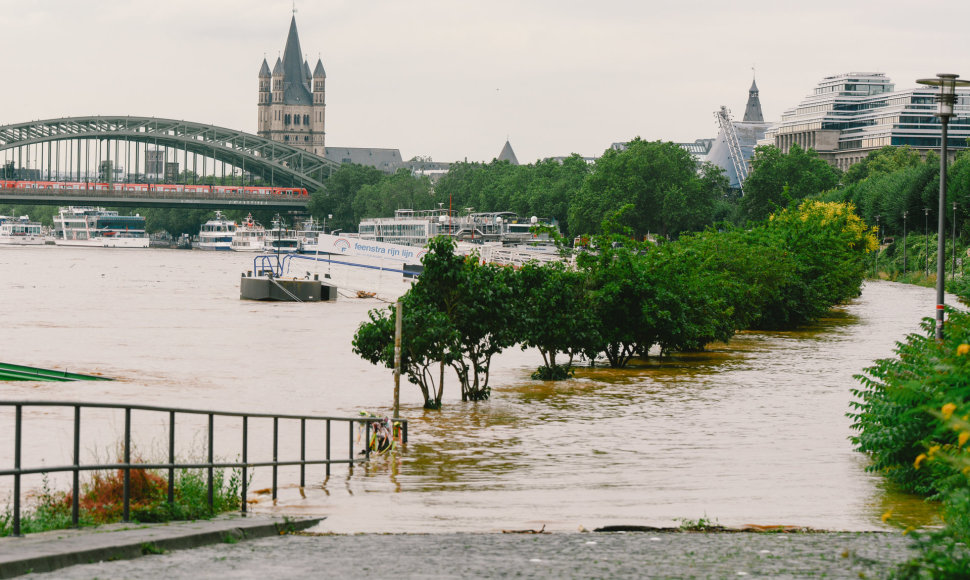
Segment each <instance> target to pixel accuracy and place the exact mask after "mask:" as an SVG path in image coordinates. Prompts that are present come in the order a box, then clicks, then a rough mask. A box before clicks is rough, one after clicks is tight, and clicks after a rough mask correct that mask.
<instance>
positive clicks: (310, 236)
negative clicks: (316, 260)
mask: <svg viewBox="0 0 970 580" xmlns="http://www.w3.org/2000/svg"><path fill="white" fill-rule="evenodd" d="M322 233H323V229H322V228H321V227H320V224H318V223H317V221H316V220H314V219H313V218H310V219H308V220H306V221H305V222H303V225H302V226H301V228H300V229H299V230H297V232H296V237H297V238H298V239H299V240H300V253H301V254H313V253H316V252H318V251H320V243H319V242H320V234H322Z"/></svg>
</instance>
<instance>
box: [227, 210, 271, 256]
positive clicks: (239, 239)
mask: <svg viewBox="0 0 970 580" xmlns="http://www.w3.org/2000/svg"><path fill="white" fill-rule="evenodd" d="M265 240H266V228H264V227H263V226H261V225H260V224H259V222H256V221H254V220H253V214H249V215H248V216H246V220H245V221H244V222H243V223H241V224H239V226H238V227H236V231H235V232H233V234H232V245H231V248H232V250H233V251H234V252H262V251H263V243H264V242H265Z"/></svg>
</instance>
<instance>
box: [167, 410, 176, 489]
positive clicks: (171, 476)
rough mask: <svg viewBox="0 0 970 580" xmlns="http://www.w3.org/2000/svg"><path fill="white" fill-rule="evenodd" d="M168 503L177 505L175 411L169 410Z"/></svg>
mask: <svg viewBox="0 0 970 580" xmlns="http://www.w3.org/2000/svg"><path fill="white" fill-rule="evenodd" d="M168 503H169V505H171V506H174V505H175V411H169V412H168Z"/></svg>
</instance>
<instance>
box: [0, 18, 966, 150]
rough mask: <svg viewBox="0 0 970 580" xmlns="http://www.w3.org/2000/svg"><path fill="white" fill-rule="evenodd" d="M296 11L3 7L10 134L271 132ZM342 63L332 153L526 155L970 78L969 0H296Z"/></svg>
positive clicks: (331, 109)
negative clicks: (263, 80) (855, 82)
mask: <svg viewBox="0 0 970 580" xmlns="http://www.w3.org/2000/svg"><path fill="white" fill-rule="evenodd" d="M292 8H293V3H292V1H291V0H150V1H149V0H99V1H97V2H93V1H79V0H0V30H2V36H0V47H2V49H3V50H2V54H3V59H2V62H3V66H2V69H0V70H4V71H5V72H6V75H5V77H6V79H5V80H6V82H5V83H4V84H5V87H4V88H5V90H4V92H3V93H4V97H3V98H2V100H0V103H2V107H0V124H11V123H19V122H25V121H30V120H36V119H48V118H54V117H64V116H80V115H96V114H101V115H151V116H157V117H168V118H175V119H185V120H191V121H196V122H201V123H209V124H213V125H219V126H224V127H230V128H233V129H239V130H243V131H250V132H253V133H255V132H256V99H257V76H256V75H257V72H258V71H259V66H260V64H261V62H262V60H263V57H264V55H265V57H266V58H267V60H268V61H269V64H270V68H272V66H273V63H274V62H275V60H276V58H277V56H279V55H281V54H282V51H283V46H284V43H285V40H286V33H287V30H288V27H289V23H290V18H291V16H292V14H293V12H292ZM296 9H297V13H296V19H297V26H298V29H299V33H300V41H301V44H302V48H303V51H304V53H305V54H306V56H307V59H308V60H309V61H310V66H311V68H312V67H313V66H314V65H315V63H316V60H317V58H318V57H320V58H322V59H323V64H324V67H325V68H326V70H327V145H329V146H347V147H390V148H397V149H400V150H401V154H402V155H403V156H404V158H405V159H408V158H411V157H413V156H415V155H430V156H431V157H432V158H433V159H435V160H437V161H455V160H461V159H465V158H467V159H468V160H470V161H488V160H491V159H492V158H493V157H496V156H497V155H498V154H499V152H500V151H501V149H502V145H503V144H504V142H505V139H506V138H509V139H510V140H511V143H512V146H513V148H514V150H515V152H516V155H517V156H518V158H519V161H520V162H523V163H526V162H532V161H535V160H536V159H539V158H543V157H549V156H555V155H567V154H569V153H573V152H575V153H580V154H581V155H585V156H596V155H599V154H601V153H602V151H603V150H604V149H606V148H607V147H609V145H610V144H611V143H613V142H615V141H625V140H628V139H631V138H633V137H635V136H638V135H639V136H641V137H643V138H645V139H649V140H656V139H662V140H671V141H693V140H694V139H697V138H703V137H713V136H714V135H715V133H716V126H715V120H714V115H713V112H714V111H715V110H716V109H717V108H718V107H719V106H721V105H727V106H728V107H729V108H730V109H731V110H732V111H733V113H734V114H735V115H736V116H738V117H740V116H741V115H743V113H744V105H745V101H746V99H747V94H748V93H747V91H748V88H749V86H750V85H751V78H752V67H755V69H756V75H757V82H758V87H759V89H760V90H761V103H762V107H763V109H764V113H765V118H766V120H769V121H772V120H777V119H778V118H779V117H780V115H781V113H782V111H784V110H785V109H787V108H790V107H792V106H794V105H795V104H797V103H798V102H799V101H800V100H801V99H802V98H803V97H804V96H805V95H807V94H808V93H809V92H810V91H811V90H812V88H813V87H814V86H815V84H816V83H817V82H818V81H819V80H820V79H821V78H822V77H824V76H828V75H832V74H838V73H842V72H855V71H879V72H885V73H886V74H888V75H889V77H890V78H891V79H892V80H893V81H894V82H895V84H896V87H897V88H910V87H912V86H915V80H916V79H917V78H922V77H931V76H933V75H935V74H936V73H938V72H952V73H957V74H960V75H961V76H963V77H964V78H970V33H968V30H970V28H968V27H970V1H967V0H952V1H937V0H921V1H920V2H913V1H911V0H907V1H902V0H882V1H880V2H870V1H862V0H838V1H833V0H815V1H810V2H792V1H787V0H770V1H757V2H745V1H743V0H717V1H708V0H697V1H689V0H682V1H679V2H678V1H671V0H664V1H662V2H658V1H654V0H598V1H595V2H591V1H588V0H488V1H481V0H480V1H477V2H472V1H465V0H313V1H312V2H311V1H307V0H302V1H301V0H297V2H296Z"/></svg>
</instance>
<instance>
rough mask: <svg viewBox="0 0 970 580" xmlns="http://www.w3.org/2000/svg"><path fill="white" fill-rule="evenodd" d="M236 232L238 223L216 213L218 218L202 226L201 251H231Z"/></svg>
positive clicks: (200, 232) (200, 235) (200, 233)
mask: <svg viewBox="0 0 970 580" xmlns="http://www.w3.org/2000/svg"><path fill="white" fill-rule="evenodd" d="M235 231H236V222H234V221H231V220H227V219H226V218H225V216H223V215H222V212H221V211H216V217H214V218H212V219H211V220H209V221H207V222H205V223H204V224H202V229H200V230H199V246H198V247H199V249H200V250H218V251H229V250H230V249H231V248H232V236H233V233H234V232H235Z"/></svg>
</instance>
